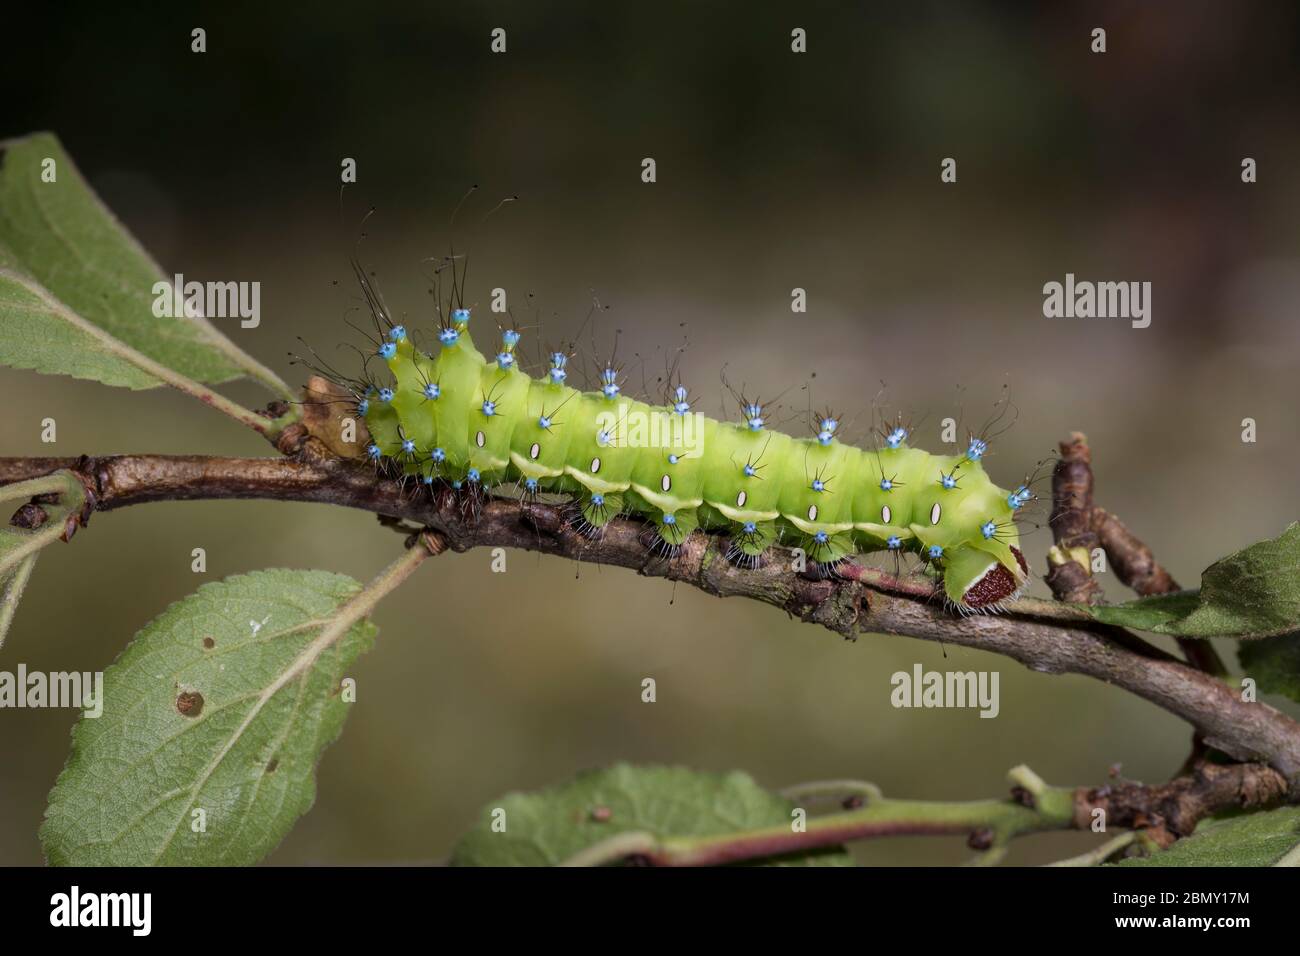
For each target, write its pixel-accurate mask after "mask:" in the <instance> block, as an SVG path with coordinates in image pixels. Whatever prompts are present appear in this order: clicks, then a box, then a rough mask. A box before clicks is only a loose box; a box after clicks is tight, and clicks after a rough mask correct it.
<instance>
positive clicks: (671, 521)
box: [664, 514, 677, 524]
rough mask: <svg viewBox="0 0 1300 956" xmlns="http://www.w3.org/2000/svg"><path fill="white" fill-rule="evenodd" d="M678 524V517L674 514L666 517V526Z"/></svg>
mask: <svg viewBox="0 0 1300 956" xmlns="http://www.w3.org/2000/svg"><path fill="white" fill-rule="evenodd" d="M676 523H677V515H674V514H666V515H664V524H676Z"/></svg>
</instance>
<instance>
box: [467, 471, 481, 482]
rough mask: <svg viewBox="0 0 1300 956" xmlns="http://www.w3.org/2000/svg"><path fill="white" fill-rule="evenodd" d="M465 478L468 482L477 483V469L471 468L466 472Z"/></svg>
mask: <svg viewBox="0 0 1300 956" xmlns="http://www.w3.org/2000/svg"><path fill="white" fill-rule="evenodd" d="M465 477H466V478H468V479H469V480H470V481H472V482H473V481H478V478H479V474H478V469H477V468H471V469H470V470H469V471H468V472H466V473H465Z"/></svg>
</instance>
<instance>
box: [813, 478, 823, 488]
mask: <svg viewBox="0 0 1300 956" xmlns="http://www.w3.org/2000/svg"><path fill="white" fill-rule="evenodd" d="M812 490H813V491H825V490H826V482H824V481H822V480H821V479H820V478H814V479H813V483H812Z"/></svg>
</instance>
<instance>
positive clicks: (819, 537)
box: [813, 531, 831, 544]
mask: <svg viewBox="0 0 1300 956" xmlns="http://www.w3.org/2000/svg"><path fill="white" fill-rule="evenodd" d="M830 539H831V536H830V535H828V534H827V533H826V532H825V531H818V532H817V533H816V534H815V535H813V540H814V541H816V542H817V543H818V544H825V543H826V542H827V541H829V540H830Z"/></svg>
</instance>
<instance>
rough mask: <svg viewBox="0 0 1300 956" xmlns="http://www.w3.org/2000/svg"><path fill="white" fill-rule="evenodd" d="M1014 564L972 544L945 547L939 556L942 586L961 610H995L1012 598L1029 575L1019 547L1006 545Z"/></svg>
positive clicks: (950, 599) (949, 598) (1027, 566)
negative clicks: (941, 568)
mask: <svg viewBox="0 0 1300 956" xmlns="http://www.w3.org/2000/svg"><path fill="white" fill-rule="evenodd" d="M1007 550H1008V551H1009V552H1010V556H1011V560H1012V561H1013V562H1014V566H1012V567H1008V566H1007V565H1006V564H1005V563H1004V562H1003V560H1002V559H1001V558H999V557H998V556H997V555H995V554H992V553H990V552H989V551H986V550H984V549H983V548H979V547H975V546H958V547H956V548H949V549H945V551H944V552H943V558H942V567H943V590H944V594H945V595H947V597H948V600H949V601H951V602H952V603H953V604H954V605H956V607H957V608H958V609H960V610H962V611H963V612H965V611H987V610H991V609H993V610H995V609H997V608H998V607H1000V606H1001V604H1002V603H1003V602H1004V601H1008V600H1011V599H1013V598H1015V596H1016V595H1017V594H1019V593H1020V590H1021V589H1022V588H1023V587H1024V586H1025V582H1026V581H1027V580H1028V579H1029V565H1028V563H1027V562H1026V561H1025V556H1024V554H1023V553H1022V552H1021V551H1020V549H1019V548H1017V547H1015V546H1013V545H1008V546H1007Z"/></svg>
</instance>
